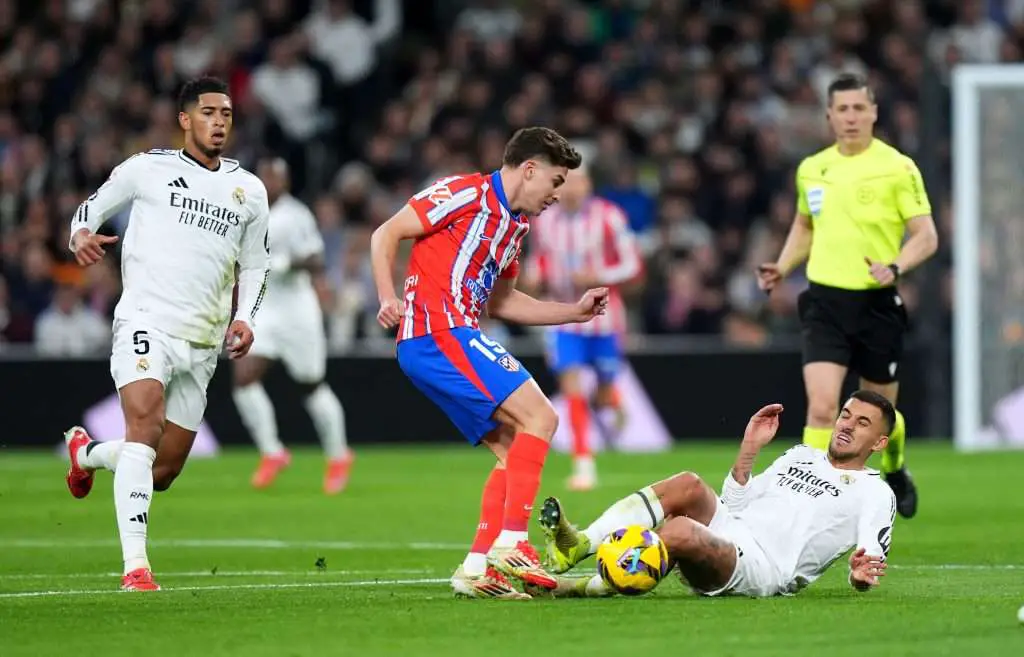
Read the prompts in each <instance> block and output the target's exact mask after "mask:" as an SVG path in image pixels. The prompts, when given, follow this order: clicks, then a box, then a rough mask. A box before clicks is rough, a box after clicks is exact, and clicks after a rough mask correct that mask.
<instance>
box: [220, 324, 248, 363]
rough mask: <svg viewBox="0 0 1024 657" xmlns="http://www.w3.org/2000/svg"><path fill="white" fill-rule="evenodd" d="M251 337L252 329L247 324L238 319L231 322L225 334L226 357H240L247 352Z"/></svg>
mask: <svg viewBox="0 0 1024 657" xmlns="http://www.w3.org/2000/svg"><path fill="white" fill-rule="evenodd" d="M253 339H254V336H253V334H252V329H251V328H250V327H249V325H248V324H246V323H245V322H243V321H241V320H238V319H236V320H235V321H233V322H231V326H229V327H228V335H227V344H228V357H229V358H231V359H235V358H241V357H242V356H244V355H246V354H247V353H249V349H250V348H251V347H252V341H253Z"/></svg>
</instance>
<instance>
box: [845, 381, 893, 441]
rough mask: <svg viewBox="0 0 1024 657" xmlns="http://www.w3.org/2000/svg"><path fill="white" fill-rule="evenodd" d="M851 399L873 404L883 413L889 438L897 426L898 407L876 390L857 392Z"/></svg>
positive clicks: (886, 433)
mask: <svg viewBox="0 0 1024 657" xmlns="http://www.w3.org/2000/svg"><path fill="white" fill-rule="evenodd" d="M850 399H857V400H860V401H862V402H864V403H866V404H871V405H872V406H874V407H875V408H877V409H878V410H880V411H881V412H882V419H883V420H884V421H885V427H884V428H885V435H886V436H888V435H889V434H891V433H892V430H893V428H894V427H895V426H896V407H895V406H893V405H892V402H891V401H889V400H888V399H886V398H885V396H884V395H881V394H879V393H877V392H875V391H874V390H863V389H862V390H857V391H855V392H854V393H853V394H852V395H850Z"/></svg>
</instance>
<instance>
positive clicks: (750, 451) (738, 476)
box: [732, 441, 761, 486]
mask: <svg viewBox="0 0 1024 657" xmlns="http://www.w3.org/2000/svg"><path fill="white" fill-rule="evenodd" d="M760 451H761V448H760V447H759V446H757V445H751V444H750V443H748V442H746V441H744V442H743V443H741V444H740V451H739V454H737V455H736V462H735V463H733V465H732V478H733V479H735V480H736V483H737V484H739V485H741V486H745V485H746V484H747V482H748V481H750V473H751V472H753V470H754V461H756V460H757V455H758V453H760Z"/></svg>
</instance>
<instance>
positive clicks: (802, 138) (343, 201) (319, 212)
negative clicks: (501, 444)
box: [0, 0, 1024, 446]
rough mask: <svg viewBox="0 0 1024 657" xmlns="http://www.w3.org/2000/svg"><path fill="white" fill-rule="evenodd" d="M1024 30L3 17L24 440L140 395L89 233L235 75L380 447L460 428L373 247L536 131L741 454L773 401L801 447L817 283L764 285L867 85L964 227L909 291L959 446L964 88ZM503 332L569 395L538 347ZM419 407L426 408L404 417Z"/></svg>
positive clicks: (110, 13) (882, 19) (674, 358)
mask: <svg viewBox="0 0 1024 657" xmlns="http://www.w3.org/2000/svg"><path fill="white" fill-rule="evenodd" d="M1022 20H1024V2H1021V1H1020V0H1005V2H998V1H989V2H982V1H977V0H960V1H954V0H946V1H943V0H934V1H929V2H920V1H918V0H901V1H900V2H876V1H872V0H833V1H831V2H813V1H808V0H788V1H787V0H750V1H741V0H730V1H728V2H726V1H703V2H701V1H686V0H591V1H570V0H535V1H531V2H527V1H521V2H510V1H501V0H434V1H433V2H420V1H418V0H404V1H402V0H351V1H345V0H331V1H329V2H323V3H321V2H316V1H292V0H261V1H259V2H243V1H239V0H208V1H207V0H201V1H195V2H186V1H179V2H175V1H173V0H138V1H134V2H133V1H124V2H115V1H111V0H69V1H68V2H63V1H61V0H47V1H45V2H24V1H21V2H18V1H14V0H0V240H2V249H0V261H2V276H0V382H2V385H3V389H4V399H5V405H6V406H7V407H8V408H17V409H19V410H20V412H19V413H18V414H14V416H12V417H11V420H12V423H13V424H12V425H9V426H8V427H6V429H7V430H6V431H5V436H4V442H5V443H7V444H11V443H19V442H30V443H33V444H40V445H48V446H49V445H51V444H53V443H54V442H55V437H56V436H59V433H57V432H58V431H59V430H61V429H63V428H64V427H65V426H66V425H67V424H70V423H72V422H75V421H78V420H79V419H80V417H81V415H82V413H83V411H84V410H85V408H86V407H87V406H88V405H90V404H93V403H95V402H97V401H99V400H100V399H102V398H103V397H105V396H106V395H109V394H110V393H111V384H110V380H109V374H108V365H107V362H106V359H105V355H106V354H107V353H108V349H109V319H110V316H111V313H112V310H113V306H114V304H115V302H116V300H117V296H118V292H119V281H118V268H117V262H116V258H115V257H111V258H109V259H108V260H107V261H106V262H105V263H104V264H103V265H102V266H97V267H93V268H91V269H89V270H86V271H82V270H80V269H78V268H77V267H75V266H74V264H73V262H72V261H71V260H70V259H69V254H68V253H67V252H66V249H65V248H64V245H65V244H66V243H67V237H68V235H67V223H68V220H69V218H70V217H71V215H72V213H73V211H74V209H75V207H76V206H77V204H78V203H79V202H80V201H81V199H82V198H84V197H85V196H87V195H88V194H89V193H91V191H92V190H94V189H95V188H96V187H97V186H99V185H100V184H101V183H102V182H103V180H104V179H105V178H106V176H107V174H108V173H109V171H110V170H111V168H112V167H113V166H115V165H116V164H117V163H118V162H120V161H121V160H122V159H124V158H126V157H128V156H129V155H131V154H133V153H135V152H138V151H140V150H145V149H148V148H157V147H172V148H173V147H179V146H180V145H181V143H180V134H179V132H178V130H177V127H176V118H175V110H174V102H173V97H174V94H175V92H176V91H177V88H178V86H179V85H180V83H181V82H182V80H184V79H186V78H188V77H190V76H194V75H196V74H199V73H212V74H216V75H220V76H222V77H224V78H225V79H227V80H229V81H230V84H231V91H232V95H233V98H234V103H235V107H236V111H237V114H236V123H235V131H234V136H233V140H232V142H233V143H232V145H231V148H230V152H229V155H231V156H232V157H237V158H239V159H240V160H241V161H242V162H243V164H244V165H245V166H249V167H251V166H253V164H254V162H255V160H256V158H258V157H259V156H261V155H263V154H267V153H276V154H280V155H282V156H284V157H285V158H287V160H288V161H289V163H290V164H291V166H292V169H293V174H294V187H295V191H296V193H297V194H298V195H299V196H300V197H301V198H302V199H303V200H305V201H306V202H308V203H309V204H310V206H311V207H312V208H313V209H314V211H315V214H316V217H317V220H318V222H319V225H320V228H321V231H322V233H323V236H324V240H325V243H326V246H327V253H326V259H327V267H328V279H329V282H330V289H329V290H324V292H323V298H322V300H323V303H324V307H325V310H326V312H327V315H328V332H329V336H330V343H331V347H332V351H333V353H334V357H333V358H332V362H331V365H330V382H331V383H332V385H334V386H335V388H336V390H337V391H338V393H339V396H340V397H341V398H342V401H343V403H345V404H346V405H347V407H348V408H349V409H350V410H349V420H350V423H351V427H350V435H351V438H352V441H353V442H354V443H356V444H358V443H360V442H367V441H373V440H405V439H414V440H415V439H434V440H449V439H453V438H454V436H453V435H452V434H453V433H454V432H453V431H451V430H450V429H448V428H447V424H446V423H445V421H444V419H443V418H442V417H441V416H440V415H439V414H438V413H437V412H436V411H435V410H434V409H432V408H431V407H430V406H429V405H428V404H426V403H425V401H424V400H422V399H420V398H419V397H418V395H417V394H416V392H415V390H414V389H413V388H412V387H411V386H409V385H407V384H406V383H405V382H404V380H402V378H401V377H400V376H399V375H398V371H399V370H398V368H397V366H396V365H395V363H394V361H393V360H391V357H390V354H391V350H392V346H391V344H392V343H391V339H390V337H389V336H386V335H383V334H381V332H380V331H379V330H378V329H377V327H376V324H375V322H374V321H373V317H374V314H375V312H376V309H377V305H376V298H375V297H376V295H375V293H374V291H373V285H372V281H371V277H370V273H369V262H368V243H369V235H370V233H371V231H372V230H373V228H374V227H375V226H376V225H378V224H379V223H380V222H382V221H384V220H385V219H387V218H388V217H389V216H390V215H391V213H392V212H393V211H395V210H396V209H397V208H398V207H400V205H401V204H402V203H403V202H404V200H405V199H406V198H407V197H408V196H409V195H411V194H412V193H414V192H415V191H416V190H417V189H418V188H420V187H421V186H423V185H424V184H425V183H427V182H429V181H430V180H431V179H434V178H437V177H440V176H442V175H445V174H448V173H450V172H455V171H465V170H473V169H485V170H486V169H492V168H495V167H497V166H498V164H499V162H500V156H501V150H502V146H503V144H504V142H505V140H506V139H507V137H508V136H509V134H510V133H511V131H512V130H514V129H515V128H518V127H521V126H525V125H531V124H544V125H549V126H552V127H555V128H557V129H558V130H560V131H562V132H564V133H565V134H567V135H568V136H570V137H571V138H573V140H574V141H575V143H577V144H578V145H579V147H580V148H581V150H583V151H584V153H585V155H586V156H587V159H588V161H589V162H590V164H591V167H592V170H593V173H594V175H595V179H596V185H597V189H598V193H599V194H601V195H602V196H605V197H606V198H609V199H611V200H613V201H615V202H617V203H620V204H621V205H622V206H623V208H624V209H625V210H626V212H627V213H628V216H629V219H630V222H631V224H632V226H633V228H634V229H635V230H636V231H637V232H638V234H639V235H640V237H641V242H642V245H643V249H644V256H645V260H646V264H647V279H646V284H645V285H644V286H643V289H642V290H641V291H639V292H637V293H636V294H634V295H633V296H632V297H631V300H630V301H631V303H630V305H631V316H630V334H631V335H630V338H631V339H630V344H631V357H632V361H633V365H634V368H635V369H636V371H637V373H638V375H639V377H640V379H641V380H642V381H643V383H644V385H645V387H646V388H647V390H648V392H649V393H650V394H651V396H652V399H653V401H654V403H655V406H656V407H657V408H658V410H659V411H660V412H661V414H662V416H663V417H664V418H665V421H666V424H667V425H668V427H669V430H670V431H671V433H672V434H673V435H675V436H677V437H680V438H686V437H714V436H719V435H720V436H728V435H735V434H736V432H738V431H740V430H741V428H742V419H743V417H745V415H744V414H745V413H746V409H747V408H748V407H751V406H754V405H755V404H758V403H760V402H761V401H764V400H766V399H767V398H772V399H778V400H780V401H784V402H786V403H787V405H788V408H789V412H788V413H787V422H788V425H786V426H785V427H784V429H788V434H789V435H797V429H798V427H799V426H800V424H801V423H802V415H803V410H802V408H803V390H802V384H801V381H800V371H799V357H798V351H797V347H796V345H797V343H796V340H797V337H798V336H797V332H796V318H795V300H796V295H797V293H798V292H799V291H800V290H801V289H802V286H803V285H804V284H805V280H804V279H803V277H802V274H801V273H800V272H796V273H795V274H794V275H793V276H791V277H790V279H789V280H788V281H787V282H786V284H785V285H784V286H783V287H782V289H780V290H779V291H778V292H776V293H775V294H773V295H771V296H770V297H766V296H764V295H763V294H761V293H759V292H758V291H757V287H756V282H755V279H754V267H755V265H756V264H757V263H760V262H762V261H765V260H770V259H772V258H774V256H775V255H776V254H777V253H778V251H779V249H780V247H781V243H782V240H783V239H784V237H785V234H786V231H787V229H788V227H789V224H790V222H791V219H792V214H793V208H794V200H793V172H794V168H795V165H796V163H797V162H798V161H799V159H800V158H802V157H803V156H805V155H807V154H809V153H811V152H813V151H814V150H816V149H818V148H820V147H822V146H823V145H825V144H827V143H828V142H829V135H828V132H827V126H826V124H825V121H824V109H823V103H824V90H825V86H826V85H827V83H828V81H829V80H830V79H831V78H832V77H833V76H834V75H835V74H837V73H839V72H841V71H850V70H853V71H860V72H864V73H867V74H868V76H869V78H870V80H871V83H872V85H873V86H874V88H875V90H876V93H877V96H878V101H879V111H880V116H879V125H878V134H879V135H880V136H881V137H882V138H884V139H886V140H887V141H889V142H890V143H892V144H894V145H895V146H897V147H898V148H900V149H901V150H903V151H904V152H906V153H907V154H909V155H910V156H912V157H913V158H914V159H915V160H916V161H917V162H918V164H919V165H920V167H921V169H922V172H923V175H924V177H925V180H926V184H927V186H928V190H929V194H930V197H931V200H932V204H933V206H934V209H935V215H936V219H937V223H938V226H939V230H940V245H941V246H940V253H939V254H938V255H937V256H936V257H935V258H934V259H933V260H932V261H930V262H929V263H927V264H926V265H925V266H924V267H922V268H921V270H919V271H917V272H915V273H914V274H913V275H911V276H909V277H908V278H907V279H906V280H905V281H903V282H902V283H901V291H902V294H903V296H904V298H905V299H906V301H907V303H908V306H909V307H910V310H911V316H912V319H913V332H912V346H911V349H910V353H909V356H908V364H907V366H906V367H905V369H904V376H903V382H904V388H903V391H902V393H901V396H902V403H901V406H902V407H903V408H904V409H905V411H906V413H907V415H908V419H909V421H910V423H911V427H912V430H913V432H914V433H915V437H918V436H922V435H923V436H948V435H949V434H950V419H951V418H950V411H949V409H950V386H949V379H950V367H949V360H950V359H949V354H950V317H951V302H950V298H951V296H950V257H949V247H950V243H951V239H952V233H951V225H952V217H951V213H950V202H951V199H950V196H949V189H950V162H949V152H950V139H949V136H950V116H949V107H950V98H949V94H950V90H949V80H950V75H949V73H950V69H951V67H952V66H953V65H955V64H956V63H958V62H1016V61H1019V60H1020V59H1021V37H1022V35H1024V23H1022ZM125 219H126V216H121V217H117V218H115V219H114V220H112V221H110V222H109V223H108V224H107V227H106V228H105V230H106V231H109V232H113V233H119V232H121V231H122V229H123V226H124V221H125ZM400 266H404V263H400ZM488 330H489V331H490V332H491V333H493V334H494V335H495V337H497V338H499V339H502V340H506V341H508V342H510V343H512V346H513V350H514V351H516V352H517V353H521V354H524V355H525V356H526V358H525V359H524V360H526V362H527V363H528V364H529V365H530V366H532V369H533V370H534V371H535V373H537V374H538V375H539V376H540V377H541V380H542V382H544V383H545V385H548V384H550V379H549V378H548V377H547V375H546V374H545V373H544V372H543V363H542V360H540V359H539V355H540V353H541V352H540V345H541V341H540V338H539V336H538V335H537V334H535V333H530V332H524V331H522V330H521V329H518V328H516V327H502V326H495V325H491V326H489V327H488ZM224 365H226V363H224ZM229 374H230V371H229V368H228V367H226V366H222V367H221V368H220V370H219V373H218V377H217V379H216V380H215V383H214V385H213V389H212V391H211V403H210V414H209V415H208V417H209V418H210V421H211V424H212V425H213V426H214V429H215V431H217V433H218V438H221V439H222V440H228V441H244V440H245V437H244V435H243V434H242V433H241V429H240V426H238V423H237V418H235V416H234V409H233V406H232V404H231V401H230V396H229V395H228V394H227V393H228V385H229ZM58 382H59V383H58ZM65 382H67V383H68V384H69V385H65ZM368 384H369V385H368ZM58 385H59V388H60V390H59V392H58V391H56V390H55V386H58ZM268 387H269V388H270V389H271V392H272V394H273V393H274V392H275V390H279V391H281V392H282V394H283V395H284V396H285V399H287V398H288V395H289V394H292V393H291V392H289V388H288V386H287V384H286V382H284V381H282V380H280V379H273V380H271V381H270V382H269V384H268ZM382 390H385V391H386V393H385V394H382V393H381V391H382ZM293 401H294V400H293ZM396 404H399V405H402V406H403V407H405V408H407V409H408V410H409V412H406V413H403V414H402V415H403V417H402V418H396V419H394V420H393V421H391V422H388V423H384V424H385V425H386V426H384V427H382V426H381V423H380V421H379V419H380V418H381V417H393V416H394V415H395V414H394V413H393V408H394V407H395V405H396ZM278 406H279V413H281V424H282V426H283V427H293V435H294V439H295V440H299V441H301V440H302V439H303V438H302V437H303V435H305V436H306V438H307V439H308V440H312V435H313V434H312V431H310V430H308V429H309V427H308V420H306V419H305V417H304V416H303V415H302V413H301V409H299V407H298V406H297V405H296V404H290V405H288V406H291V407H294V408H295V409H296V410H295V411H294V412H292V411H289V410H288V409H287V408H285V407H284V406H285V405H284V404H279V405H278ZM737 409H742V410H741V411H740V410H737ZM389 410H392V412H391V414H390V416H389V415H388V412H389ZM290 413H293V414H290ZM736 413H740V415H739V416H737V415H736ZM5 415H7V414H5ZM304 423H305V424H304Z"/></svg>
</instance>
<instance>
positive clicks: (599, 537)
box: [583, 486, 665, 554]
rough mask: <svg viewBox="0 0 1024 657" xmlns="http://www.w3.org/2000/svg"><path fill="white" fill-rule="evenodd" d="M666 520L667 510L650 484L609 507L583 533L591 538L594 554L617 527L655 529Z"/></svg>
mask: <svg viewBox="0 0 1024 657" xmlns="http://www.w3.org/2000/svg"><path fill="white" fill-rule="evenodd" d="M664 520H665V510H664V509H662V508H661V502H660V501H659V500H658V496H657V495H656V494H655V492H654V489H653V488H651V487H650V486H648V487H647V488H643V489H641V490H639V491H637V492H635V493H632V494H630V495H628V496H626V497H624V498H622V499H621V500H619V501H618V502H616V503H615V504H613V505H611V506H610V507H608V510H607V511H605V512H604V513H603V514H601V517H600V518H598V519H597V520H595V521H594V522H592V523H591V524H590V526H589V527H587V528H586V529H585V530H583V533H584V534H586V536H587V538H588V539H590V554H593V553H594V552H596V551H597V546H598V545H600V544H601V543H602V542H603V541H604V539H606V538H608V535H609V534H611V533H612V532H613V531H615V530H616V529H622V528H623V527H628V526H629V525H640V526H641V527H645V528H647V529H654V528H655V527H657V526H658V525H660V524H661V523H662V522H663V521H664Z"/></svg>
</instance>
